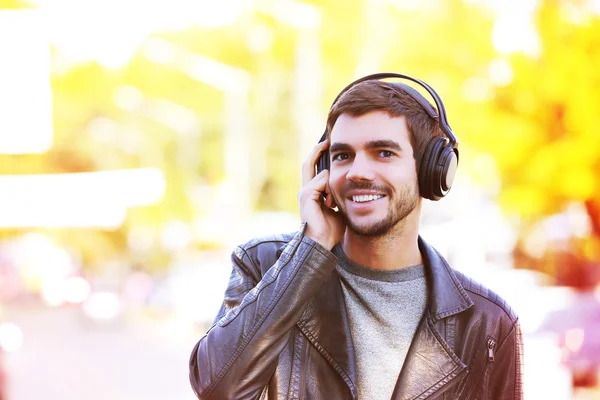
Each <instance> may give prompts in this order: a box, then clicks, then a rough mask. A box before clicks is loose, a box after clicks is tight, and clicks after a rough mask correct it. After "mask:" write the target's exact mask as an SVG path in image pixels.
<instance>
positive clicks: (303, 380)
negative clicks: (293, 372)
mask: <svg viewBox="0 0 600 400" xmlns="http://www.w3.org/2000/svg"><path fill="white" fill-rule="evenodd" d="M309 351H310V345H309V343H308V341H306V342H304V360H303V361H304V363H303V364H302V365H308V353H309ZM306 370H307V368H302V375H300V396H299V398H300V400H302V399H304V391H305V388H304V386H306Z"/></svg>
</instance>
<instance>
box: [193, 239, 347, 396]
mask: <svg viewBox="0 0 600 400" xmlns="http://www.w3.org/2000/svg"><path fill="white" fill-rule="evenodd" d="M336 262H337V259H336V258H335V256H333V254H331V253H330V252H329V251H327V250H326V249H324V248H322V247H321V246H320V245H318V244H317V243H315V242H314V241H313V240H312V239H310V238H308V237H304V236H302V235H301V234H299V235H297V236H296V237H295V238H294V240H292V242H290V244H288V247H287V248H286V249H285V251H284V252H283V254H282V256H281V257H280V258H279V260H278V261H277V262H276V263H275V265H273V266H272V267H271V268H270V269H269V270H268V272H267V273H266V274H265V275H264V276H263V278H262V279H261V280H260V282H259V283H258V284H257V285H256V286H255V287H254V288H253V289H252V290H250V291H249V292H247V293H246V294H245V296H244V297H243V299H242V300H241V302H240V303H239V304H238V305H236V306H235V307H233V308H231V309H229V310H227V312H226V313H225V315H224V316H223V317H222V318H220V319H219V320H218V321H217V323H216V324H215V325H214V326H213V328H211V329H210V330H209V332H208V333H207V334H206V335H205V336H204V337H203V338H202V339H201V340H200V341H199V342H198V344H197V345H196V347H195V348H194V352H193V353H192V357H191V360H190V380H191V383H192V386H193V388H194V391H195V392H196V394H197V396H198V397H199V398H203V399H205V398H219V399H220V398H253V397H256V396H257V395H258V394H259V393H260V391H261V390H262V388H263V387H264V386H265V385H266V384H267V383H268V380H269V379H270V377H271V376H272V374H273V372H274V369H275V367H276V362H277V359H278V356H279V353H280V352H281V351H282V349H283V347H284V346H285V344H286V342H287V337H288V333H289V332H290V330H291V329H292V328H293V327H294V325H295V324H296V322H297V321H298V320H299V319H300V317H301V315H302V312H303V311H304V308H305V306H306V304H307V302H308V300H309V299H310V297H311V296H312V295H313V294H314V293H315V291H316V290H318V288H319V287H320V286H321V285H322V283H323V282H324V281H325V280H326V279H327V278H328V277H329V275H330V274H331V272H332V271H333V268H334V266H335V264H336Z"/></svg>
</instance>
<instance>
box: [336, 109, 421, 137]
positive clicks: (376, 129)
mask: <svg viewBox="0 0 600 400" xmlns="http://www.w3.org/2000/svg"><path fill="white" fill-rule="evenodd" d="M372 140H394V141H397V142H398V143H405V142H407V141H410V139H409V131H408V127H407V125H406V118H405V117H404V116H398V117H395V116H390V115H389V114H388V113H387V112H384V111H372V112H370V113H367V114H364V115H361V116H357V117H353V116H351V115H349V114H342V115H340V116H339V118H338V119H337V121H336V122H335V124H334V125H333V129H332V130H331V137H330V142H331V144H333V143H335V142H343V143H351V142H361V143H362V142H367V141H372Z"/></svg>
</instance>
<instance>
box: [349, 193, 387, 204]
mask: <svg viewBox="0 0 600 400" xmlns="http://www.w3.org/2000/svg"><path fill="white" fill-rule="evenodd" d="M382 197H383V196H382V195H372V194H370V195H364V196H352V201H354V202H356V203H364V202H366V201H373V200H377V199H380V198H382Z"/></svg>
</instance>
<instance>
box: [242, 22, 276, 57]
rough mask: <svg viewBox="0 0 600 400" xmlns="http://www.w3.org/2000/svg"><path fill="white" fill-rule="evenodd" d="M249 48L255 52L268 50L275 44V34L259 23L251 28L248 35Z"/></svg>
mask: <svg viewBox="0 0 600 400" xmlns="http://www.w3.org/2000/svg"><path fill="white" fill-rule="evenodd" d="M246 42H247V43H248V48H249V49H250V50H252V52H254V53H262V52H264V51H267V50H269V49H270V48H271V46H272V45H273V34H272V33H271V31H270V30H269V28H267V27H266V26H264V25H257V26H255V27H253V28H252V29H250V32H249V33H248V36H247V37H246Z"/></svg>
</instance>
